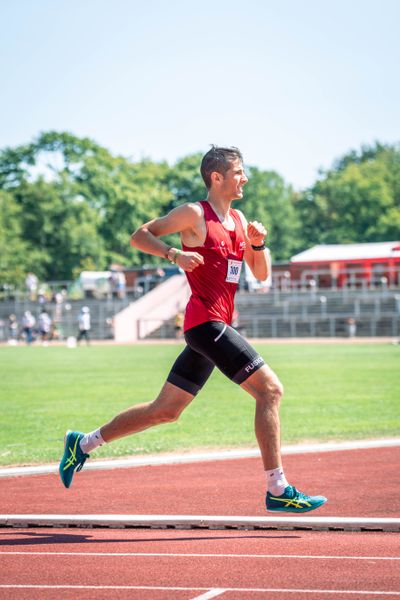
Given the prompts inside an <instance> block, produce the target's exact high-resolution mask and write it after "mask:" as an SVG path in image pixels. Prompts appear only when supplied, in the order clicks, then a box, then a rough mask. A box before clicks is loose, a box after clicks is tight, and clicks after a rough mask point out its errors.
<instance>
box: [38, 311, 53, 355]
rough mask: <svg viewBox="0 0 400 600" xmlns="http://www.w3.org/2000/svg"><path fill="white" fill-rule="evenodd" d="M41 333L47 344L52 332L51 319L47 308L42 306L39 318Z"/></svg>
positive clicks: (44, 342)
mask: <svg viewBox="0 0 400 600" xmlns="http://www.w3.org/2000/svg"><path fill="white" fill-rule="evenodd" d="M38 323H39V334H40V338H41V340H42V343H43V345H44V346H47V344H48V342H49V340H50V334H51V319H50V317H49V315H48V313H47V310H46V309H45V308H42V310H41V312H40V315H39V319H38Z"/></svg>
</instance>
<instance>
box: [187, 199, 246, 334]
mask: <svg viewBox="0 0 400 600" xmlns="http://www.w3.org/2000/svg"><path fill="white" fill-rule="evenodd" d="M200 204H201V206H202V207H203V211H204V219H205V223H206V230H207V234H206V239H205V241H204V244H203V246H197V247H195V248H192V247H189V246H185V245H184V244H183V245H182V248H183V250H184V251H187V252H198V253H199V254H201V255H202V256H203V257H204V265H200V266H198V267H196V268H195V269H194V270H193V271H192V272H191V273H189V272H186V273H185V275H186V277H187V279H188V282H189V285H190V289H191V291H192V295H191V296H190V298H189V302H188V305H187V307H186V313H185V323H184V330H185V331H187V330H188V329H191V328H192V327H196V325H200V324H201V323H206V322H207V321H222V322H223V323H227V324H228V325H230V324H231V322H232V316H233V310H234V298H235V293H236V290H237V287H238V282H239V277H240V269H241V266H242V260H243V254H244V250H245V247H246V242H245V234H244V229H243V225H242V221H241V219H240V216H239V214H238V213H237V211H236V210H234V209H233V208H231V209H230V215H231V217H232V219H233V221H234V223H235V229H234V230H233V231H228V230H227V229H226V228H225V227H224V226H223V225H222V223H221V222H220V220H219V218H218V216H217V215H216V213H215V212H214V210H213V208H212V206H211V205H210V204H209V203H208V202H207V200H203V201H202V202H200Z"/></svg>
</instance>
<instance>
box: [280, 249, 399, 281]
mask: <svg viewBox="0 0 400 600" xmlns="http://www.w3.org/2000/svg"><path fill="white" fill-rule="evenodd" d="M273 271H274V280H275V283H276V284H278V285H279V287H283V286H284V285H286V286H288V284H289V283H290V286H292V285H293V283H294V282H296V283H297V282H298V283H301V284H305V285H310V282H315V285H317V286H318V287H345V286H351V287H353V286H354V287H361V286H365V285H367V286H384V285H387V286H400V242H376V243H369V244H326V245H325V244H323V245H318V246H314V247H312V248H309V249H308V250H305V251H304V252H300V253H299V254H296V255H295V256H293V257H292V258H291V260H290V263H287V264H286V265H277V266H276V267H274V269H273ZM312 285H314V283H313V284H312ZM288 287H289V286H288Z"/></svg>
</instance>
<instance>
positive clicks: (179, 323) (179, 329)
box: [175, 310, 185, 340]
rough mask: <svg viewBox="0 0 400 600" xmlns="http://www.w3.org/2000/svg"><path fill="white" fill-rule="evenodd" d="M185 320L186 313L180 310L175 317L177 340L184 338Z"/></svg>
mask: <svg viewBox="0 0 400 600" xmlns="http://www.w3.org/2000/svg"><path fill="white" fill-rule="evenodd" d="M184 320H185V315H184V313H183V312H182V311H181V310H180V311H179V312H177V313H176V317H175V337H176V339H177V340H179V339H181V338H182V337H183V323H184Z"/></svg>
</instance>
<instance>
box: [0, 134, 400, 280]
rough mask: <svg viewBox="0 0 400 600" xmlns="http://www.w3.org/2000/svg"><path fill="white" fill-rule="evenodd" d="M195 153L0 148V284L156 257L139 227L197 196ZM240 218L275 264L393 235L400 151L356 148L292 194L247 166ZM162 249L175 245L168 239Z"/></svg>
mask: <svg viewBox="0 0 400 600" xmlns="http://www.w3.org/2000/svg"><path fill="white" fill-rule="evenodd" d="M200 161H201V154H191V155H188V156H185V157H183V158H182V159H180V160H178V161H177V162H176V163H175V164H174V165H169V164H168V163H166V162H154V161H151V160H148V159H144V160H141V161H138V162H133V161H131V160H129V159H128V158H125V157H122V156H114V155H113V154H112V153H111V152H109V151H108V150H107V149H106V148H104V147H101V146H100V145H98V144H97V143H95V142H94V141H93V140H91V139H87V138H78V137H76V136H73V135H71V134H70V133H65V132H55V131H50V132H45V133H42V134H40V135H39V136H38V137H37V139H35V140H34V141H33V142H31V143H29V144H26V145H22V146H17V147H14V148H10V147H7V148H4V149H3V150H0V286H4V285H5V284H8V285H15V286H18V285H20V284H21V283H22V282H23V281H24V279H25V277H26V273H27V272H29V271H31V272H34V273H35V274H36V275H37V276H38V277H39V279H41V280H42V281H50V280H71V279H75V278H76V277H77V276H78V274H79V273H80V271H82V270H104V269H108V267H109V265H110V264H111V263H117V264H120V265H122V266H126V267H128V266H129V267H130V266H139V265H141V264H142V263H143V262H145V263H146V264H155V263H157V262H160V259H158V258H156V257H151V256H148V255H146V256H144V255H143V254H141V253H140V252H138V251H136V250H134V249H131V248H130V245H129V237H130V234H131V233H132V231H134V230H135V229H136V228H137V227H138V226H139V225H140V224H142V223H143V222H145V221H148V220H150V219H152V218H153V217H156V216H159V215H160V214H163V213H165V212H167V211H169V210H171V209H172V208H174V207H175V206H178V205H179V204H181V203H183V202H189V201H191V202H193V201H197V200H201V199H204V198H205V196H206V189H205V186H204V184H203V181H202V179H201V176H200V172H199V165H200ZM246 171H247V174H248V176H249V182H248V184H247V186H246V188H245V200H244V201H243V202H244V203H245V204H244V206H245V208H244V212H245V214H246V217H247V218H248V219H249V220H252V219H257V220H259V221H262V222H263V223H264V224H265V225H266V226H267V228H268V230H269V236H268V245H269V246H270V248H271V253H272V256H273V260H274V261H287V260H288V259H289V258H290V257H291V256H292V255H293V254H294V253H296V252H299V251H301V250H304V249H306V248H307V247H309V246H311V245H314V244H317V243H326V244H328V243H330V244H332V243H346V242H375V241H390V240H398V239H399V238H400V235H399V232H400V146H399V145H384V144H380V143H375V144H374V145H372V146H363V147H362V148H361V149H360V150H355V151H352V152H350V153H348V154H346V155H344V156H343V157H342V158H340V159H339V160H337V161H336V162H335V163H334V164H333V166H332V167H331V168H330V169H329V170H326V171H321V172H320V173H319V175H318V177H317V180H316V181H315V183H314V184H313V185H312V186H311V187H310V188H309V189H306V190H304V191H301V192H299V191H296V190H295V189H293V187H292V186H291V185H290V183H288V182H285V181H284V179H283V178H282V177H281V175H279V174H278V173H277V172H275V171H272V170H271V171H267V170H261V169H259V168H258V167H256V166H247V167H246ZM169 242H170V243H171V245H177V244H178V243H179V241H178V239H177V236H176V235H175V236H170V239H169Z"/></svg>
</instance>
